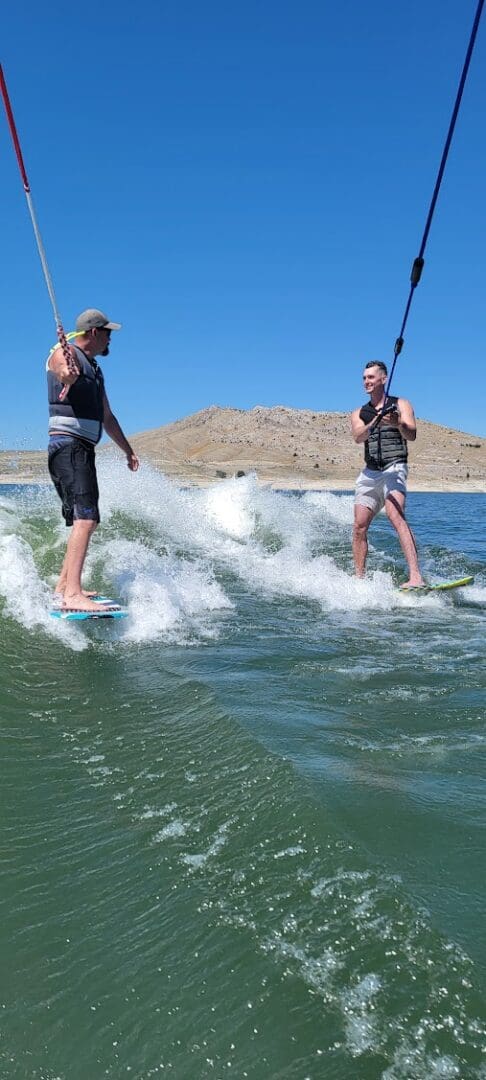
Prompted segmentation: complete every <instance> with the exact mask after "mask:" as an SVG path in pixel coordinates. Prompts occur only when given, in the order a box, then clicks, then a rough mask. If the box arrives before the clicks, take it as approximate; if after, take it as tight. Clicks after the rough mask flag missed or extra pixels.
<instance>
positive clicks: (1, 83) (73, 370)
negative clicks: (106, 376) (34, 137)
mask: <svg viewBox="0 0 486 1080" xmlns="http://www.w3.org/2000/svg"><path fill="white" fill-rule="evenodd" d="M0 90H1V92H2V97H3V103H4V105H5V112H6V114H7V122H8V126H9V128H10V134H11V136H12V142H13V145H14V150H15V154H16V157H17V162H18V166H19V170H20V175H21V177H22V184H23V187H24V191H25V197H26V199H27V206H28V208H29V214H30V218H31V221H32V226H33V229H34V235H35V239H36V243H37V250H38V252H39V257H40V261H41V265H42V271H43V274H44V279H45V283H46V285H47V291H48V293H49V297H50V301H51V304H52V310H53V312H54V319H55V323H56V330H57V337H58V341H59V344H60V346H61V349H62V351H63V355H64V359H65V361H66V365H67V368H68V371H69V372H70V374H72V375H74V374H76V375H78V374H79V371H78V369H77V367H76V364H75V362H74V360H73V357H72V354H71V350H70V348H69V345H68V343H67V340H66V335H65V333H64V329H63V325H62V322H61V316H60V314H59V310H58V307H57V302H56V295H55V292H54V286H53V284H52V278H51V275H50V272H49V267H48V265H47V258H46V253H45V249H44V245H43V243H42V237H41V234H40V229H39V226H38V224H37V218H36V216H35V211H34V204H33V202H32V194H31V190H30V184H29V181H28V178H27V173H26V170H25V165H24V159H23V157H22V150H21V147H20V140H19V137H18V134H17V128H16V126H15V120H14V115H13V111H12V106H11V104H10V98H9V96H8V90H7V84H6V82H5V77H4V74H3V68H2V65H1V64H0ZM68 390H69V387H68V386H64V387H63V389H62V390H61V393H60V394H59V399H60V400H62V399H63V398H64V397H65V396H66V394H67V392H68Z"/></svg>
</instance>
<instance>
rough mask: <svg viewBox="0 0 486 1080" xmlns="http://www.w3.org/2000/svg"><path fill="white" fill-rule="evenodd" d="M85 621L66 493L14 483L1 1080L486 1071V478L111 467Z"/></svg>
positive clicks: (0, 504)
mask: <svg viewBox="0 0 486 1080" xmlns="http://www.w3.org/2000/svg"><path fill="white" fill-rule="evenodd" d="M100 486H101V490H102V505H101V509H102V517H103V521H102V525H101V527H100V529H99V530H98V532H97V533H96V536H95V538H94V541H93V545H92V550H91V554H90V557H89V563H88V566H87V576H86V584H88V583H89V584H90V585H91V586H94V587H96V588H99V589H100V590H102V591H103V592H106V593H107V594H108V595H112V596H116V597H117V598H119V599H120V600H121V601H122V602H123V603H124V604H125V605H126V606H127V608H128V610H129V616H130V617H129V618H128V619H126V620H123V621H120V622H112V623H110V622H104V621H100V622H94V623H93V622H92V623H84V624H77V625H76V624H67V623H60V622H59V621H58V620H54V619H51V618H50V616H49V614H48V609H49V590H50V589H51V588H52V584H53V582H54V580H55V572H56V569H57V568H58V566H59V565H60V562H61V559H62V553H63V545H64V543H65V539H66V533H67V530H65V529H64V527H63V526H62V525H61V519H60V509H59V503H58V501H57V498H56V496H55V493H54V492H53V491H51V489H50V488H32V489H30V488H8V489H7V488H3V489H0V606H1V607H2V615H3V618H2V622H1V631H0V632H1V647H2V664H1V673H0V710H1V711H0V715H1V734H2V777H1V790H2V804H3V813H2V871H1V874H2V888H1V894H0V916H1V918H0V944H1V956H2V965H1V974H0V979H1V986H0V1006H1V1009H0V1076H1V1077H2V1078H3V1077H5V1078H9V1080H10V1078H14V1080H17V1078H18V1080H31V1078H32V1080H34V1078H35V1080H101V1078H104V1077H111V1078H115V1080H118V1078H121V1077H124V1076H127V1077H132V1078H134V1080H135V1078H137V1080H148V1078H149V1077H155V1076H157V1077H158V1076H171V1077H172V1078H173V1080H186V1078H187V1080H199V1078H206V1077H212V1078H218V1077H221V1078H226V1077H234V1078H236V1077H237V1078H238V1080H239V1078H243V1077H251V1078H253V1080H269V1078H275V1080H277V1078H278V1080H287V1078H289V1080H290V1078H292V1080H293V1078H295V1080H306V1078H310V1080H320V1078H323V1080H324V1078H325V1080H341V1078H342V1080H355V1078H359V1080H361V1078H363V1080H372V1078H378V1077H380V1078H383V1080H431V1078H433V1080H435V1078H440V1080H450V1078H455V1077H460V1078H461V1080H466V1078H469V1077H471V1078H483V1080H484V1078H485V1077H486V1067H485V1064H484V1058H485V1050H486V1042H485V1018H486V993H485V992H486V925H485V924H486V919H485V910H484V883H485V872H486V856H485V845H484V837H485V824H486V813H485V801H486V800H485V792H484V788H485V783H484V770H485V757H486V754H485V748H486V731H485V712H486V710H485V687H486V661H485V610H486V566H485V563H486V559H485V548H484V534H485V524H486V496H484V495H460V494H450V495H449V494H448V495H438V494H437V495H436V494H411V495H410V496H409V506H408V515H409V520H410V522H411V524H412V526H413V528H414V530H415V532H416V535H417V539H418V542H419V547H420V552H421V558H422V563H423V568H424V570H425V572H426V575H427V576H428V577H430V578H432V579H436V580H437V579H444V578H453V577H457V576H463V575H464V574H474V575H475V579H476V580H475V584H474V585H473V586H471V587H469V588H466V589H463V590H458V591H457V592H455V593H451V594H449V595H444V594H443V595H442V596H440V595H437V594H436V595H435V596H434V595H429V596H424V597H418V596H412V595H402V594H400V593H399V592H398V591H397V590H396V584H398V583H399V582H400V581H401V580H404V566H403V560H402V557H401V554H400V551H399V548H398V544H397V541H396V539H395V537H394V535H393V533H392V531H391V529H390V527H389V526H388V523H387V522H386V520H385V519H384V518H381V517H380V519H379V520H378V521H377V522H375V524H374V526H373V528H372V531H371V541H372V551H371V553H370V561H369V577H368V579H367V580H366V581H363V582H359V581H357V580H356V579H355V578H354V577H353V575H352V566H351V558H350V531H351V522H352V498H351V496H350V495H349V494H342V495H340V494H336V493H334V494H331V493H314V492H313V493H308V494H304V495H291V494H280V493H276V492H271V491H268V490H262V489H260V488H259V487H258V486H257V484H256V482H255V481H254V479H252V478H251V477H245V478H243V479H240V480H228V481H225V482H223V483H221V484H220V485H219V486H217V487H212V488H210V489H206V490H191V491H184V490H180V489H178V488H177V486H176V485H174V484H173V483H170V482H169V481H167V480H165V479H164V478H163V477H161V476H160V475H159V474H157V473H156V472H155V471H153V470H151V469H150V468H147V467H146V468H144V469H143V470H142V471H141V472H140V473H139V474H138V475H137V476H132V475H130V474H128V473H127V470H126V469H125V468H124V467H123V465H121V464H120V463H118V462H114V461H109V462H108V463H106V464H104V465H103V466H102V467H101V470H100Z"/></svg>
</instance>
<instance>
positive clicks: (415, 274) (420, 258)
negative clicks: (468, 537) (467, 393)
mask: <svg viewBox="0 0 486 1080" xmlns="http://www.w3.org/2000/svg"><path fill="white" fill-rule="evenodd" d="M483 6H484V0H479V3H478V6H477V9H476V14H475V17H474V23H473V27H472V31H471V36H470V38H469V45H468V47H467V52H466V59H465V61H464V67H463V69H462V75H461V78H460V80H459V87H458V90H457V94H456V100H455V104H454V108H453V110H452V116H451V120H450V124H449V130H448V132H447V138H446V140H445V143H444V149H443V151H442V158H441V162H440V165H439V171H438V173H437V179H436V181H435V187H434V192H433V195H432V199H431V203H430V207H429V212H428V214H427V221H426V223H425V229H424V235H423V237H422V243H421V245H420V251H419V253H418V255H417V258H416V259H414V263H413V266H412V273H411V275H410V283H411V284H410V292H409V294H408V300H407V303H406V307H405V313H404V316H403V319H402V325H401V327H400V333H399V335H398V337H397V340H396V342H395V349H394V354H393V364H392V368H391V371H390V376H389V379H388V383H387V385H386V390H385V402H384V406H383V408H386V403H387V399H388V397H389V395H390V386H391V382H392V379H393V375H394V371H395V367H396V363H397V359H398V357H399V355H400V353H401V351H402V348H403V343H404V333H405V327H406V325H407V319H408V316H409V313H410V308H411V305H412V300H413V296H414V293H415V289H416V288H417V285H418V283H419V281H420V278H421V276H422V270H423V268H424V253H425V248H426V244H427V240H428V236H429V232H430V226H431V225H432V218H433V216H434V211H435V206H436V203H437V199H438V195H439V191H440V185H441V183H442V177H443V175H444V170H445V167H446V162H447V158H448V155H449V150H450V145H451V142H452V136H453V134H454V128H455V126H456V120H457V116H458V113H459V108H460V105H461V100H462V94H463V90H464V86H465V83H466V79H467V73H468V71H469V64H470V63H471V57H472V54H473V49H474V45H475V42H476V36H477V32H478V27H479V21H480V19H481V14H482V10H483Z"/></svg>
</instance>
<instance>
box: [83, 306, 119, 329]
mask: <svg viewBox="0 0 486 1080" xmlns="http://www.w3.org/2000/svg"><path fill="white" fill-rule="evenodd" d="M97 327H98V328H99V329H100V330H101V329H103V330H121V323H119V322H110V320H109V318H108V315H104V314H103V312H102V311H98V308H87V310H86V311H82V312H81V315H78V317H77V319H76V330H81V331H83V330H85V331H86V330H95V329H96V328H97Z"/></svg>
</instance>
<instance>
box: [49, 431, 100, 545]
mask: <svg viewBox="0 0 486 1080" xmlns="http://www.w3.org/2000/svg"><path fill="white" fill-rule="evenodd" d="M48 466H49V473H50V476H51V480H52V482H53V484H54V487H55V489H56V491H57V494H58V495H59V498H60V500H61V502H62V516H63V518H64V521H65V522H66V525H72V524H73V521H97V522H98V521H99V520H100V513H99V509H98V499H99V491H98V481H97V479H96V465H95V450H94V446H90V445H89V443H85V442H83V441H82V440H81V439H76V438H75V437H74V436H73V437H71V436H69V435H67V436H66V435H60V436H58V435H52V436H51V438H50V440H49V449H48Z"/></svg>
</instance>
